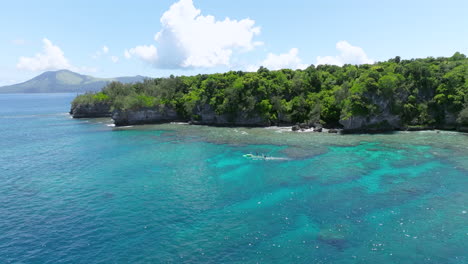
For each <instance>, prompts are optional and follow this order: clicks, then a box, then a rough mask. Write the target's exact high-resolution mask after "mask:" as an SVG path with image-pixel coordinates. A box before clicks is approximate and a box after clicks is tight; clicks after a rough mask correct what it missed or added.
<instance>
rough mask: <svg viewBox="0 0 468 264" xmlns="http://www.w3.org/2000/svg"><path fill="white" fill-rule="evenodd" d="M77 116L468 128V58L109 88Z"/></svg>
mask: <svg viewBox="0 0 468 264" xmlns="http://www.w3.org/2000/svg"><path fill="white" fill-rule="evenodd" d="M70 113H71V114H72V115H73V117H75V118H82V117H104V116H111V117H112V118H113V120H114V122H115V124H116V125H117V126H122V125H133V124H150V123H164V122H173V121H183V122H190V123H193V124H204V125H222V126H270V125H297V126H295V129H299V128H304V127H315V128H316V129H317V130H320V129H321V128H322V127H325V128H342V129H344V131H350V132H374V131H375V132H380V131H390V130H421V129H434V128H437V129H447V130H460V131H467V130H468V59H467V57H466V56H465V55H463V54H461V53H459V52H457V53H455V54H454V55H453V56H452V57H449V58H445V57H439V58H433V57H428V58H424V59H411V60H402V59H401V58H400V57H398V56H397V57H395V58H393V59H390V60H388V61H385V62H378V63H375V64H372V65H369V64H364V65H344V66H342V67H339V66H332V65H319V66H317V67H315V66H314V65H311V66H310V67H308V68H306V69H305V70H290V69H283V70H278V71H270V70H268V69H266V68H264V67H260V68H259V69H258V71H257V72H242V71H230V72H227V73H219V74H203V75H196V76H180V77H175V76H170V77H169V78H156V79H146V80H145V81H143V82H139V83H135V84H123V83H119V82H112V83H109V84H108V85H107V86H106V87H105V88H103V89H102V91H100V92H95V93H86V94H82V95H79V96H77V97H76V98H75V99H74V101H73V102H72V107H71V111H70Z"/></svg>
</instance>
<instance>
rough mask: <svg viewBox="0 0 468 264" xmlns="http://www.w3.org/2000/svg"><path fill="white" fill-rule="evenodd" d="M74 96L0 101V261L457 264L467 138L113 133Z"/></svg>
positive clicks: (466, 221)
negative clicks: (83, 113)
mask: <svg viewBox="0 0 468 264" xmlns="http://www.w3.org/2000/svg"><path fill="white" fill-rule="evenodd" d="M73 97H74V95H71V94H57V95H41V94H39V95H0V150H1V151H0V180H1V184H0V202H1V206H0V263H437V264H440V263H468V253H467V250H466V244H467V242H468V213H467V211H468V205H467V202H468V192H467V191H466V190H467V187H468V136H467V135H466V134H460V133H454V132H440V133H436V132H433V131H430V132H412V133H396V134H387V135H346V136H341V135H332V134H314V133H292V132H287V131H285V130H281V129H263V128H256V129H247V128H237V129H234V128H210V127H201V126H188V125H182V124H168V125H159V126H140V127H127V128H114V127H112V126H110V120H108V119H97V120H74V119H71V118H70V117H69V116H68V114H66V112H67V111H68V108H69V102H70V101H71V100H72V98H73ZM256 152H258V153H265V154H268V156H269V157H275V158H278V159H270V160H250V159H246V158H244V157H242V155H243V154H245V153H256Z"/></svg>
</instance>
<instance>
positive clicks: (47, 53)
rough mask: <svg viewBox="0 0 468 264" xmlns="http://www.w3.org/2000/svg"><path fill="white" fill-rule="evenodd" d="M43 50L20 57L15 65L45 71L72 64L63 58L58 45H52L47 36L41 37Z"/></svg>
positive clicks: (69, 67) (19, 67) (68, 67)
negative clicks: (29, 55) (32, 54)
mask: <svg viewBox="0 0 468 264" xmlns="http://www.w3.org/2000/svg"><path fill="white" fill-rule="evenodd" d="M42 43H43V50H42V52H40V53H37V54H36V55H35V56H33V57H23V56H22V57H20V58H19V61H18V63H17V64H16V67H17V68H18V69H22V70H30V71H45V70H57V69H71V68H72V66H71V65H70V63H69V62H68V59H67V58H65V55H64V53H63V51H62V50H61V49H60V47H59V46H56V45H54V44H53V43H52V42H51V41H50V40H48V39H47V38H44V39H42Z"/></svg>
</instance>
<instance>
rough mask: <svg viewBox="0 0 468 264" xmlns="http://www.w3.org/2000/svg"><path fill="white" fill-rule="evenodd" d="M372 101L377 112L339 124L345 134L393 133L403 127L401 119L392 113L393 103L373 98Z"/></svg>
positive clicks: (346, 119)
mask: <svg viewBox="0 0 468 264" xmlns="http://www.w3.org/2000/svg"><path fill="white" fill-rule="evenodd" d="M370 99H371V101H372V102H373V103H374V104H375V105H376V106H377V110H375V111H374V112H373V113H371V114H369V115H366V116H351V117H346V118H342V119H341V120H340V121H339V122H340V124H341V125H342V126H343V130H344V131H345V132H380V131H392V130H397V129H400V128H401V127H402V121H401V117H400V116H398V115H396V114H393V113H392V112H391V102H390V101H388V100H385V99H383V98H380V97H377V96H373V97H371V98H370Z"/></svg>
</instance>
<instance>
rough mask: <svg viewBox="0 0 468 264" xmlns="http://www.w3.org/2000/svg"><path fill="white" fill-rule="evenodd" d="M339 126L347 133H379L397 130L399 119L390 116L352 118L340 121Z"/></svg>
mask: <svg viewBox="0 0 468 264" xmlns="http://www.w3.org/2000/svg"><path fill="white" fill-rule="evenodd" d="M340 124H342V125H343V129H344V130H345V131H347V132H352V131H358V132H360V131H364V132H379V131H391V130H396V129H399V128H400V124H401V119H400V117H399V116H397V115H391V114H382V115H378V116H368V117H365V116H352V117H350V118H348V119H342V120H340Z"/></svg>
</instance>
